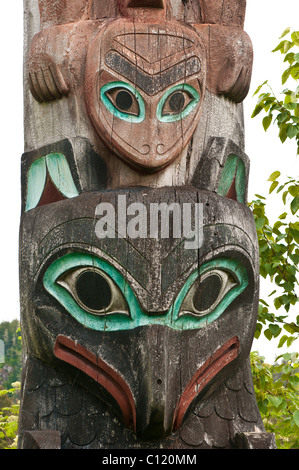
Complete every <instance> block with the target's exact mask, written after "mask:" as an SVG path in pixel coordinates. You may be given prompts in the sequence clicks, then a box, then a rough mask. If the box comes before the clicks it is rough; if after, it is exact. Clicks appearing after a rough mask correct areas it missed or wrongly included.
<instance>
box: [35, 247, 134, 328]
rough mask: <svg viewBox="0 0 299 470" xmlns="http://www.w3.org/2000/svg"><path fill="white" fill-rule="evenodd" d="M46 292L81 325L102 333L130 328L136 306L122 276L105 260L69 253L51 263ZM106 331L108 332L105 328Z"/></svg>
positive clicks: (46, 277)
mask: <svg viewBox="0 0 299 470" xmlns="http://www.w3.org/2000/svg"><path fill="white" fill-rule="evenodd" d="M43 282H44V286H45V288H46V290H47V291H48V292H49V293H50V294H51V295H52V296H53V297H54V298H56V300H58V301H59V302H60V304H62V305H63V307H64V308H65V309H66V310H67V311H68V312H69V313H70V314H71V315H72V316H73V317H74V318H75V319H76V320H77V321H79V323H81V324H82V325H84V326H86V327H88V328H91V329H94V330H105V329H106V322H107V321H109V327H110V328H111V329H119V325H120V324H121V329H123V328H124V329H126V328H130V327H131V322H132V316H131V310H132V309H135V311H137V310H138V308H139V305H138V303H137V301H136V299H135V296H134V294H133V292H132V290H131V288H130V286H129V285H128V283H127V281H126V280H125V279H124V278H123V276H122V275H121V274H120V273H119V272H118V271H117V269H115V268H114V267H113V266H112V265H110V264H109V263H107V262H106V261H105V260H102V259H100V258H97V257H96V256H91V255H89V254H84V253H71V254H68V255H65V256H63V257H62V258H60V259H58V260H56V261H54V262H53V263H52V264H51V266H50V267H49V268H48V269H47V271H46V273H45V275H44V279H43ZM107 329H109V328H107Z"/></svg>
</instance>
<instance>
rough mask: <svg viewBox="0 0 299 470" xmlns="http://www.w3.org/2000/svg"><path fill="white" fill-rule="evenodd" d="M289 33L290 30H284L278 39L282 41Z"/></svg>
mask: <svg viewBox="0 0 299 470" xmlns="http://www.w3.org/2000/svg"><path fill="white" fill-rule="evenodd" d="M290 31H291V28H290V27H288V28H286V29H285V30H284V32H283V33H282V35H281V36H280V38H279V39H282V38H283V37H284V36H286V35H287V34H288V33H289V32H290Z"/></svg>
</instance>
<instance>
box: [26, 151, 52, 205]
mask: <svg viewBox="0 0 299 470" xmlns="http://www.w3.org/2000/svg"><path fill="white" fill-rule="evenodd" d="M46 178H47V168H46V161H45V158H44V157H42V158H39V159H38V160H35V162H33V163H32V165H31V167H30V169H29V172H28V184H27V188H28V189H27V199H26V211H29V210H30V209H34V207H36V206H37V205H38V203H39V201H40V198H41V197H42V194H43V191H44V188H45V184H46Z"/></svg>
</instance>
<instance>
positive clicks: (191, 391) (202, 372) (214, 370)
mask: <svg viewBox="0 0 299 470" xmlns="http://www.w3.org/2000/svg"><path fill="white" fill-rule="evenodd" d="M238 354H239V338H238V337H237V336H234V337H233V338H231V339H230V340H229V341H227V342H226V343H225V344H224V345H223V346H222V347H221V348H219V349H217V351H216V352H215V353H214V354H213V355H212V356H211V357H209V359H208V360H207V361H206V362H205V363H204V364H203V365H202V366H201V367H200V368H199V369H198V371H197V372H196V374H194V376H193V377H192V379H191V380H190V382H189V384H188V385H187V387H186V388H185V390H184V392H183V394H182V396H181V398H180V400H179V402H178V404H177V406H176V411H175V414H174V421H173V430H174V431H176V430H177V429H178V428H179V427H180V426H181V424H182V422H183V419H184V416H185V413H186V411H187V410H188V408H189V406H190V404H191V403H192V401H193V400H194V398H195V397H197V395H198V394H199V393H200V392H201V390H202V389H203V388H204V387H205V386H206V385H207V384H208V383H209V382H210V381H211V380H212V379H213V377H215V376H216V375H217V374H218V372H220V370H222V369H223V368H224V367H225V366H226V365H227V364H229V363H230V362H232V361H233V360H234V359H236V357H237V356H238Z"/></svg>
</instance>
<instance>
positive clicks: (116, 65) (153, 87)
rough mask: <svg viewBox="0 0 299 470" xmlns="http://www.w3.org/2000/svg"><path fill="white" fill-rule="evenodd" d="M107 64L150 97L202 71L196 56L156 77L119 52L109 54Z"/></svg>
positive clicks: (106, 58)
mask: <svg viewBox="0 0 299 470" xmlns="http://www.w3.org/2000/svg"><path fill="white" fill-rule="evenodd" d="M105 62H106V65H108V67H110V68H111V69H112V70H114V72H117V73H119V74H120V75H122V76H123V77H125V78H126V79H128V80H129V81H130V82H131V83H134V85H135V86H137V87H138V88H140V89H141V90H142V91H144V92H145V93H146V94H147V95H150V96H153V95H155V94H156V93H158V92H159V91H162V90H164V89H165V88H167V87H168V86H169V85H172V84H173V83H175V82H178V81H179V80H182V79H184V78H186V77H190V76H191V75H194V74H195V73H198V72H199V71H200V61H199V59H198V57H195V56H194V57H190V58H189V59H188V60H184V61H182V62H180V63H179V64H175V65H174V66H173V67H170V68H169V69H168V70H165V71H164V72H161V73H159V74H156V75H150V74H148V73H146V72H144V71H142V70H141V69H140V68H139V67H138V66H136V64H132V63H131V62H130V61H128V60H127V59H125V58H124V57H122V56H121V55H120V54H118V53H117V52H109V53H108V54H107V55H106V57H105Z"/></svg>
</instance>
